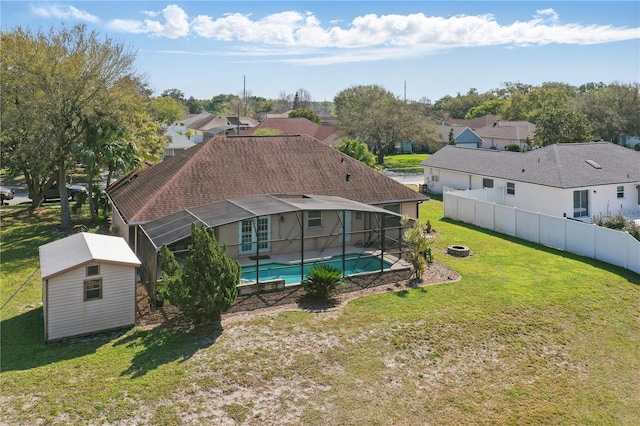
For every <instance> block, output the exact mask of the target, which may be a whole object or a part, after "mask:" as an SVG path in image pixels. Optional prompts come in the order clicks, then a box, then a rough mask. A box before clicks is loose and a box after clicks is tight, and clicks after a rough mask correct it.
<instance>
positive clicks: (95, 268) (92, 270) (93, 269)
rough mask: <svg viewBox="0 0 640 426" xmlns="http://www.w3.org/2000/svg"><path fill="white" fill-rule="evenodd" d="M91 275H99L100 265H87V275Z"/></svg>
mask: <svg viewBox="0 0 640 426" xmlns="http://www.w3.org/2000/svg"><path fill="white" fill-rule="evenodd" d="M93 275H100V265H90V266H87V277H91V276H93Z"/></svg>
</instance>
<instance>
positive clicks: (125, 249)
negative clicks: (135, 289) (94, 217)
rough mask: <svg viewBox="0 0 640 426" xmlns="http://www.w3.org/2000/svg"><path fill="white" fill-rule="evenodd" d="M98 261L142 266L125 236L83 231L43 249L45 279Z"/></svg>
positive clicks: (41, 266)
mask: <svg viewBox="0 0 640 426" xmlns="http://www.w3.org/2000/svg"><path fill="white" fill-rule="evenodd" d="M97 261H100V262H105V263H114V264H120V265H131V266H139V265H140V260H138V257H137V256H136V255H135V253H134V252H133V250H131V248H130V247H129V245H128V244H127V242H126V241H125V240H124V238H122V237H113V236H111V235H102V234H90V233H87V232H80V233H78V234H74V235H71V236H69V237H66V238H63V239H61V240H58V241H54V242H52V243H49V244H45V245H42V246H40V271H41V274H42V279H46V278H49V277H51V276H54V275H58V274H60V273H62V272H65V271H68V270H70V269H73V268H75V267H78V266H80V265H83V264H88V263H91V262H97Z"/></svg>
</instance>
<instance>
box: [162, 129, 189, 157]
mask: <svg viewBox="0 0 640 426" xmlns="http://www.w3.org/2000/svg"><path fill="white" fill-rule="evenodd" d="M164 134H165V136H167V137H168V138H169V140H170V142H169V144H168V145H167V146H165V147H164V155H163V160H164V159H167V158H169V157H173V156H174V155H178V154H180V153H181V152H183V151H184V150H185V149H189V148H191V147H192V146H194V145H195V144H196V143H195V142H194V141H193V139H192V138H190V137H189V136H188V134H187V133H186V129H185V130H183V131H178V130H176V129H175V127H172V126H169V127H167V129H166V130H165V132H164Z"/></svg>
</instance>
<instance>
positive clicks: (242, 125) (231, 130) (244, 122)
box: [187, 114, 258, 143]
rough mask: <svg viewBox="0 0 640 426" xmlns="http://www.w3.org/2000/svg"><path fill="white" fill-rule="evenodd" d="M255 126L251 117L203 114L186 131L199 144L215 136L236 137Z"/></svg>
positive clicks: (254, 121)
mask: <svg viewBox="0 0 640 426" xmlns="http://www.w3.org/2000/svg"><path fill="white" fill-rule="evenodd" d="M257 125H258V121H257V120H254V119H253V118H251V117H237V116H222V115H214V114H206V115H204V114H203V115H201V116H200V118H199V119H198V120H197V121H194V122H192V123H190V124H189V125H188V126H187V130H188V131H190V133H192V134H193V136H192V138H193V140H194V142H195V143H200V142H202V141H203V140H207V139H209V138H212V137H214V136H216V135H236V134H238V132H241V131H243V130H247V129H250V128H252V127H254V126H257Z"/></svg>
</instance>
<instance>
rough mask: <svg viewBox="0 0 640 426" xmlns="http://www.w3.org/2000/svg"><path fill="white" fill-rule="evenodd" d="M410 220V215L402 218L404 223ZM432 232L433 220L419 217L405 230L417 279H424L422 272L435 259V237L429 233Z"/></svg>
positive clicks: (405, 238) (410, 259)
mask: <svg viewBox="0 0 640 426" xmlns="http://www.w3.org/2000/svg"><path fill="white" fill-rule="evenodd" d="M408 222H409V217H408V216H404V217H403V218H402V220H401V223H402V224H403V225H405V224H407V223H408ZM430 233H431V222H430V221H429V220H424V219H417V220H416V221H415V222H414V223H413V226H411V227H410V228H408V229H406V230H405V231H404V235H403V237H404V241H405V242H406V243H407V245H408V246H409V261H410V262H411V266H412V269H413V273H414V276H415V279H416V280H421V279H422V274H424V272H425V271H426V270H427V267H428V265H429V263H431V262H432V261H433V256H432V252H431V245H432V243H433V238H431V236H430V235H429V234H430Z"/></svg>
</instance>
